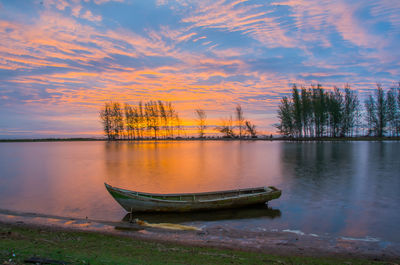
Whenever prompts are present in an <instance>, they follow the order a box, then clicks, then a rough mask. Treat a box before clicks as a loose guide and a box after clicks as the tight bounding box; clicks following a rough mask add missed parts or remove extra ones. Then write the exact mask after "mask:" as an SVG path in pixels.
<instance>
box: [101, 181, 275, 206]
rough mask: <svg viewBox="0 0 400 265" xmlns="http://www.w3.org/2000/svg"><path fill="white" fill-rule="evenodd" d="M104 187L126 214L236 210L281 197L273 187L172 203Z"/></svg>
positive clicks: (194, 197) (198, 196)
mask: <svg viewBox="0 0 400 265" xmlns="http://www.w3.org/2000/svg"><path fill="white" fill-rule="evenodd" d="M105 185H106V188H107V190H108V192H109V193H110V194H111V196H112V197H113V198H114V199H115V200H116V201H117V202H118V203H119V204H120V205H121V206H122V207H123V208H124V209H125V210H126V211H128V212H190V211H204V210H215V209H227V208H238V207H245V206H248V205H255V204H265V203H266V202H267V201H270V200H273V199H277V198H279V197H280V196H281V191H280V190H278V189H276V188H274V187H268V188H265V192H259V193H254V194H245V195H237V196H227V197H222V198H216V199H202V198H204V197H205V196H204V195H202V194H201V193H200V194H195V195H191V196H193V199H192V201H188V200H182V201H180V200H178V201H177V200H175V201H172V200H168V198H169V197H168V196H169V195H166V199H156V198H153V197H152V196H151V195H149V194H145V195H146V196H143V194H141V193H138V192H132V191H128V190H123V189H119V188H115V187H112V186H110V185H108V184H105ZM204 194H212V193H204ZM214 194H218V193H214ZM238 194H240V193H238ZM177 196H179V195H177ZM188 196H189V195H188V194H183V195H182V197H185V198H187V197H188ZM196 196H197V198H196ZM156 197H158V198H160V195H157V196H156ZM175 197H176V196H175Z"/></svg>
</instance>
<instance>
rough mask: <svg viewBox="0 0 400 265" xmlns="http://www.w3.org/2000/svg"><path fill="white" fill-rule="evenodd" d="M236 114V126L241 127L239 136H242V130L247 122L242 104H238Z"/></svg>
mask: <svg viewBox="0 0 400 265" xmlns="http://www.w3.org/2000/svg"><path fill="white" fill-rule="evenodd" d="M235 116H236V127H237V128H238V129H239V138H242V131H243V130H244V128H245V124H244V117H243V110H242V107H241V106H240V104H237V105H236V108H235Z"/></svg>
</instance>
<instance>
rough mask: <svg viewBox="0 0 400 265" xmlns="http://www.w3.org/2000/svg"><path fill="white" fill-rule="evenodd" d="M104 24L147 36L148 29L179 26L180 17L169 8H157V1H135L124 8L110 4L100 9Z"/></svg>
mask: <svg viewBox="0 0 400 265" xmlns="http://www.w3.org/2000/svg"><path fill="white" fill-rule="evenodd" d="M99 12H100V15H101V16H102V17H103V18H104V21H103V23H105V25H106V26H109V27H115V28H118V27H122V28H125V29H128V30H131V31H133V32H135V33H138V34H140V35H143V36H144V35H146V33H147V30H148V29H158V28H159V27H160V26H161V25H169V26H171V25H172V26H173V25H177V24H179V21H180V17H178V16H176V15H175V14H174V13H173V12H172V11H171V9H169V8H168V7H167V6H157V5H156V3H155V1H142V0H134V1H130V2H129V4H125V5H124V6H122V5H121V4H120V3H112V4H111V3H110V4H108V5H107V6H104V7H103V8H101V9H99Z"/></svg>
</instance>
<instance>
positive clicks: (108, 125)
mask: <svg viewBox="0 0 400 265" xmlns="http://www.w3.org/2000/svg"><path fill="white" fill-rule="evenodd" d="M100 119H101V122H102V124H103V130H104V133H105V135H106V136H107V139H108V140H112V102H106V103H105V104H104V107H103V108H102V109H101V110H100Z"/></svg>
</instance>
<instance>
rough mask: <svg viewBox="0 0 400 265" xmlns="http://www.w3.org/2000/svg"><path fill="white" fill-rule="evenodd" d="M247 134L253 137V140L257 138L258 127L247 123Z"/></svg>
mask: <svg viewBox="0 0 400 265" xmlns="http://www.w3.org/2000/svg"><path fill="white" fill-rule="evenodd" d="M245 126H246V132H247V133H248V134H249V135H250V136H251V138H257V130H256V126H255V125H254V124H252V123H251V122H250V121H245Z"/></svg>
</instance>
